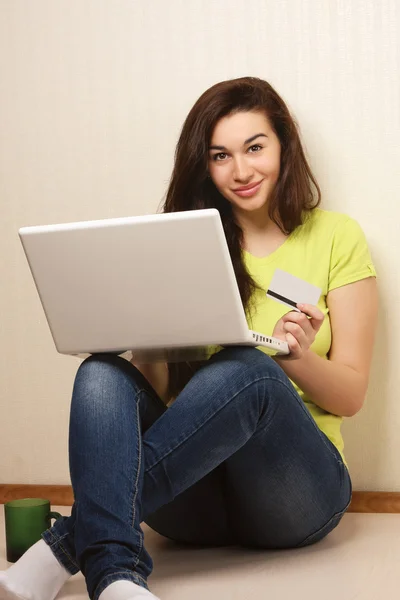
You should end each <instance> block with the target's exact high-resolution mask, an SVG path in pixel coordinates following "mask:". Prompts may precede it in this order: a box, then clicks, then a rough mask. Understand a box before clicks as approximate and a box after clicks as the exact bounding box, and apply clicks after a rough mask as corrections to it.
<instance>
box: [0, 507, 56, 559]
mask: <svg viewBox="0 0 400 600" xmlns="http://www.w3.org/2000/svg"><path fill="white" fill-rule="evenodd" d="M4 515H5V524H6V547H7V560H8V562H16V561H17V560H18V559H19V558H21V556H22V555H23V554H24V553H25V552H26V551H27V550H28V548H30V547H31V546H33V544H35V543H36V542H38V541H39V540H40V539H41V537H42V536H41V534H42V533H43V531H46V529H49V527H51V521H50V519H59V518H60V517H62V515H60V513H58V512H51V511H50V500H44V499H43V498H23V499H22V500H12V501H11V502H7V503H6V504H5V505H4Z"/></svg>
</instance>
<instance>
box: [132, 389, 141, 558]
mask: <svg viewBox="0 0 400 600" xmlns="http://www.w3.org/2000/svg"><path fill="white" fill-rule="evenodd" d="M142 391H143V390H140V391H139V392H138V394H137V401H136V422H137V433H138V435H137V445H138V447H137V455H138V466H137V472H136V481H135V484H134V493H133V498H132V502H131V506H132V508H133V512H132V527H133V528H135V520H136V499H137V495H138V492H139V487H138V482H139V477H140V468H141V465H142V443H141V441H142V436H141V427H140V411H139V397H140V394H141V393H142ZM142 549H143V533H141V532H140V524H139V549H138V551H137V553H136V558H135V562H134V568H135V567H136V566H137V564H138V562H139V560H140V554H141V552H142Z"/></svg>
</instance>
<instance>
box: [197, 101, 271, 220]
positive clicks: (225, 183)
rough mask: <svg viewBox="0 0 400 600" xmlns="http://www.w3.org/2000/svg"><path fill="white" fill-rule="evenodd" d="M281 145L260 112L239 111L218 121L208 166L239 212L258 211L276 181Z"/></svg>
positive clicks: (214, 179)
mask: <svg viewBox="0 0 400 600" xmlns="http://www.w3.org/2000/svg"><path fill="white" fill-rule="evenodd" d="M280 156H281V146H280V142H279V139H278V137H277V135H276V134H275V132H274V131H273V129H272V127H271V125H270V123H269V120H268V119H267V117H266V116H265V114H264V113H263V112H258V111H257V112H255V111H254V112H253V111H252V112H239V113H235V114H232V115H228V116H226V117H223V118H222V119H221V120H220V121H218V123H217V125H216V126H215V128H214V131H213V133H212V136H211V142H210V147H209V155H208V169H209V173H210V176H211V179H212V181H213V182H214V185H215V186H216V188H217V189H218V190H219V192H220V193H221V194H222V195H223V196H224V197H225V198H226V199H227V200H229V202H231V204H232V205H233V208H234V210H236V211H237V212H239V213H243V212H253V211H259V210H260V209H263V208H265V207H266V206H267V203H268V198H269V197H270V194H271V192H272V190H273V188H274V186H275V184H276V182H277V181H278V177H279V170H280Z"/></svg>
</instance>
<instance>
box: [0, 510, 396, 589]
mask: <svg viewBox="0 0 400 600" xmlns="http://www.w3.org/2000/svg"><path fill="white" fill-rule="evenodd" d="M52 510H56V511H59V512H61V514H63V515H69V514H70V508H69V507H56V506H54V507H52ZM143 530H144V531H145V540H146V547H147V550H148V551H149V552H150V554H151V556H152V557H153V560H154V571H153V574H152V576H151V578H150V580H149V585H150V589H151V591H153V592H154V593H155V594H156V595H157V596H159V597H160V598H161V600H205V599H207V600H214V599H215V600H247V599H249V600H253V599H254V600H255V599H257V600H258V599H259V598H262V599H264V598H265V599H266V600H267V599H268V600H287V599H289V598H290V599H292V598H295V599H296V600H317V599H318V600H321V598H323V599H324V600H337V599H338V598H340V600H356V599H357V600H380V599H381V598H382V597H383V598H385V599H387V600H391V599H392V598H397V597H398V593H399V585H400V574H399V570H398V563H399V561H400V515H383V514H382V515H381V514H368V515H362V514H346V515H345V516H344V518H343V519H342V521H341V523H340V524H339V526H338V527H337V528H336V530H334V531H333V532H332V533H331V534H330V535H329V536H328V537H327V538H325V540H323V541H322V542H319V543H318V544H316V545H315V546H310V547H308V548H304V549H300V550H286V551H282V552H264V551H250V550H245V549H242V548H218V549H207V548H205V549H203V548H201V549H199V548H196V549H187V548H183V547H179V546H178V545H176V544H175V543H174V542H171V541H169V540H167V539H165V538H163V537H161V536H159V535H158V534H156V533H155V532H153V531H152V530H150V529H149V528H148V527H146V526H145V525H144V526H143ZM7 566H8V563H7V561H6V551H5V531H4V510H3V507H0V570H3V569H5V568H7ZM87 599H88V595H87V592H86V586H85V581H84V578H83V576H82V574H81V573H78V574H77V575H75V576H74V577H72V578H71V579H70V580H69V581H68V582H67V584H66V585H65V587H64V588H63V589H62V591H61V592H60V594H59V595H58V597H57V600H87Z"/></svg>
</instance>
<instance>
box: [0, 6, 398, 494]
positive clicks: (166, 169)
mask: <svg viewBox="0 0 400 600" xmlns="http://www.w3.org/2000/svg"><path fill="white" fill-rule="evenodd" d="M399 39H400V9H399V3H398V2H396V1H395V0H381V1H380V2H379V3H377V2H373V1H372V0H364V1H363V0H347V1H339V0H330V1H329V0H326V1H324V2H321V1H320V0H308V1H307V0H303V1H300V0H285V1H284V0H279V1H278V0H275V1H272V0H218V1H212V0H203V1H202V2H200V1H198V0H190V1H184V0H169V1H168V2H166V1H165V0H108V1H106V0H0V207H1V219H0V282H1V294H0V345H1V346H0V352H1V354H0V356H1V358H0V482H3V483H58V484H62V483H69V482H70V479H69V472H68V452H67V451H68V419H69V403H70V394H71V387H72V383H73V378H74V373H75V371H76V368H77V366H78V364H79V361H78V360H77V359H75V358H71V357H65V356H60V355H58V354H57V353H56V351H55V349H54V347H53V343H52V340H51V337H50V333H49V330H48V327H47V324H46V321H45V318H44V314H43V312H42V308H41V305H40V303H39V300H38V297H37V294H36V291H35V288H34V285H33V282H32V279H31V276H30V273H29V270H28V267H27V263H26V261H25V258H24V256H23V253H22V249H21V246H20V243H19V240H18V237H17V230H18V228H19V227H21V226H23V225H34V224H45V223H54V222H66V221H72V220H80V219H95V218H104V217H113V216H123V215H132V214H143V213H146V212H154V211H155V209H156V208H157V206H158V204H159V202H160V200H161V199H162V196H163V194H164V192H165V189H166V183H167V181H168V178H169V174H170V169H171V165H172V158H173V151H174V144H175V142H176V139H177V136H178V133H179V129H180V127H181V124H182V122H183V119H184V117H185V115H186V113H187V111H188V110H189V108H190V107H191V105H192V104H193V102H194V101H195V100H196V98H197V97H198V96H199V94H200V93H201V92H202V91H203V90H205V89H206V88H207V87H208V86H210V85H211V84H213V83H215V82H217V81H220V80H222V79H226V78H230V77H236V76H241V75H245V74H252V75H257V76H260V77H263V78H265V79H267V80H269V81H270V82H271V83H272V84H273V85H274V86H275V87H276V88H277V90H278V91H279V92H280V93H281V94H282V95H283V97H284V98H285V99H286V101H287V102H288V104H289V106H290V107H291V109H292V110H293V111H294V113H295V115H296V116H297V118H298V120H299V122H300V125H301V128H302V132H303V137H304V141H305V144H306V148H307V151H308V154H309V157H310V160H311V164H312V167H313V168H314V170H315V173H316V175H317V178H318V179H319V181H320V184H321V187H322V191H323V197H324V202H323V206H325V208H330V209H333V210H338V211H342V212H347V213H348V214H350V215H351V216H353V217H355V218H356V219H358V220H359V222H360V223H361V224H362V226H363V228H364V230H365V232H366V234H367V237H368V239H369V242H370V246H371V249H372V253H373V258H374V260H375V262H376V265H377V268H378V269H379V274H380V279H379V285H380V295H381V315H380V327H379V336H378V342H377V347H376V353H375V359H374V366H373V371H372V377H371V386H370V392H369V395H368V401H367V403H366V406H365V408H364V409H363V411H362V412H361V413H360V414H359V415H357V416H356V417H355V418H353V419H351V420H350V421H347V422H346V423H345V427H344V432H345V441H346V450H347V456H348V460H349V463H350V467H351V470H352V474H353V479H354V485H355V487H356V488H357V489H370V490H372V489H375V490H400V461H399V460H398V456H399V454H400V437H399V435H398V432H399V427H400V402H399V367H400V364H399V358H400V352H399V349H398V342H397V340H399V338H400V311H399V310H398V309H399V303H400V278H399V257H400V241H399V237H400V236H399V219H400V197H399V196H400V194H399V192H400V186H399V178H398V174H399V167H400V151H399V147H400V144H399V139H400V117H399V107H400V97H399V75H400V73H399V56H400V51H399Z"/></svg>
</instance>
